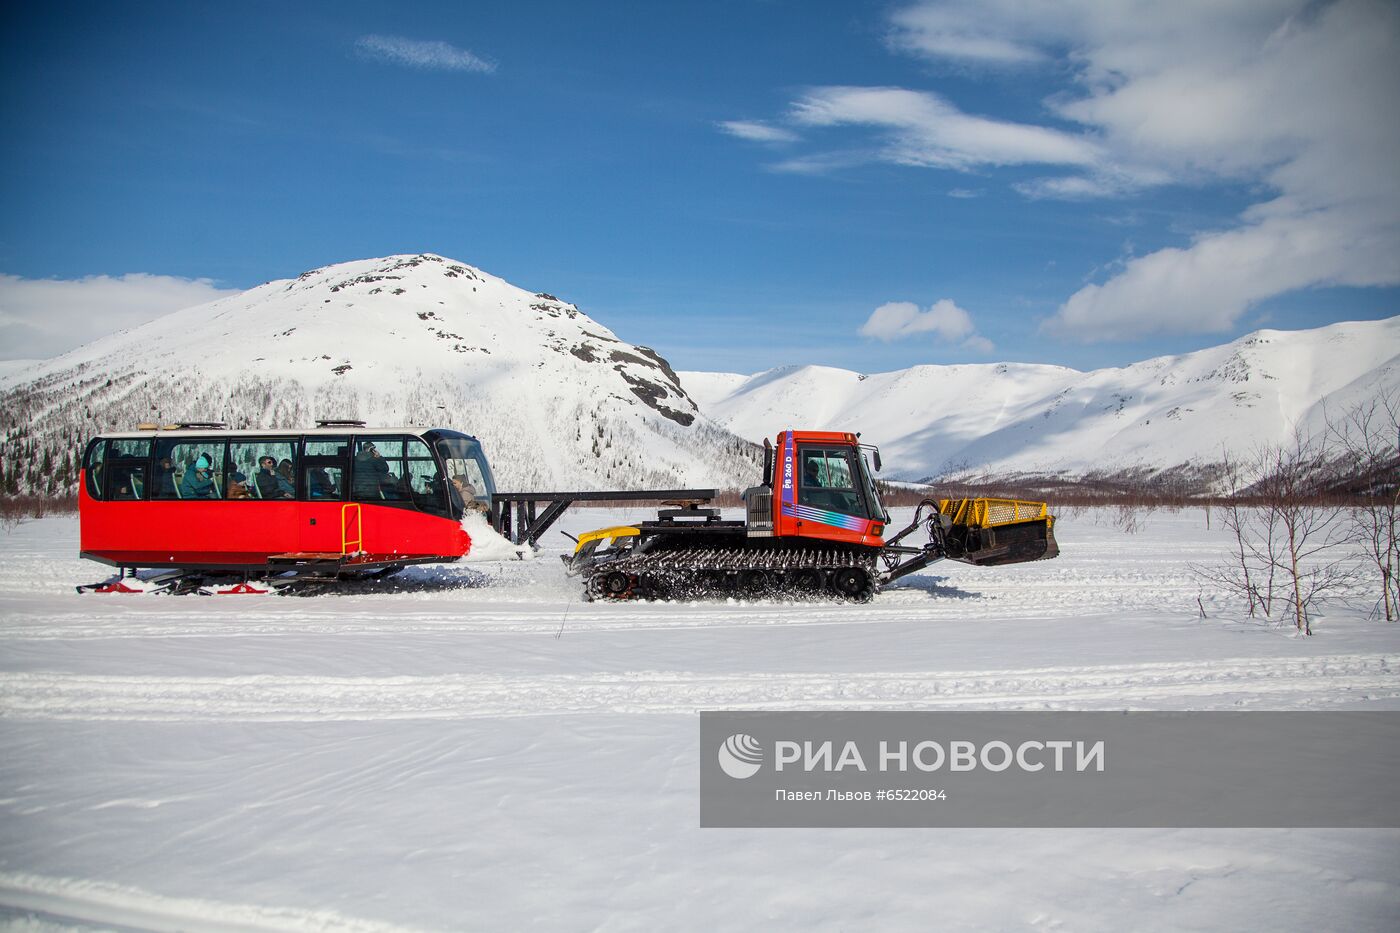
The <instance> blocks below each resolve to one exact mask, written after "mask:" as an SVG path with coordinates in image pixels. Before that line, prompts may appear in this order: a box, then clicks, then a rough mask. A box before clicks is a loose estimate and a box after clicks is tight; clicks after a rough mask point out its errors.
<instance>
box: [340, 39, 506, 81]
mask: <svg viewBox="0 0 1400 933" xmlns="http://www.w3.org/2000/svg"><path fill="white" fill-rule="evenodd" d="M355 48H356V49H358V50H359V52H360V54H361V55H363V56H365V57H366V58H373V59H377V60H379V61H383V62H390V63H392V64H395V65H407V66H408V67H410V68H422V69H425V70H430V71H476V72H484V73H488V74H489V73H490V72H493V71H495V70H496V65H495V64H494V63H493V62H488V61H486V60H485V59H482V58H479V57H478V56H476V55H474V54H473V53H471V52H468V51H467V50H466V49H459V48H457V47H456V46H455V45H450V44H448V43H446V42H437V41H424V40H420V39H405V38H404V37H402V36H378V35H369V36H361V37H360V38H359V39H358V40H357V41H356V42H355Z"/></svg>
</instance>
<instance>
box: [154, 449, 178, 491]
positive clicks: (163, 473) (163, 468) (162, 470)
mask: <svg viewBox="0 0 1400 933" xmlns="http://www.w3.org/2000/svg"><path fill="white" fill-rule="evenodd" d="M156 495H157V496H158V497H160V498H161V499H174V498H175V461H173V460H171V459H170V458H169V457H161V458H160V462H159V463H158V464H157V465H156Z"/></svg>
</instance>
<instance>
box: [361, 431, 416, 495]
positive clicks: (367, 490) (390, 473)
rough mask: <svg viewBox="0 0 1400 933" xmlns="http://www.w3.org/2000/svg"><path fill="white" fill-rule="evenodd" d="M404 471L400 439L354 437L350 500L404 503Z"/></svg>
mask: <svg viewBox="0 0 1400 933" xmlns="http://www.w3.org/2000/svg"><path fill="white" fill-rule="evenodd" d="M403 469H404V467H403V438H401V437H357V438H355V466H354V472H353V473H352V474H351V476H352V478H351V492H352V496H351V498H353V499H358V500H360V501H361V502H382V501H402V500H404V499H405V498H407V496H406V495H405V493H404V491H403V488H402V485H401V483H402V479H401V478H402V476H403Z"/></svg>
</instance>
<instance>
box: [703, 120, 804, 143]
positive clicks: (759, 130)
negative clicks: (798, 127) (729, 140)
mask: <svg viewBox="0 0 1400 933" xmlns="http://www.w3.org/2000/svg"><path fill="white" fill-rule="evenodd" d="M716 125H717V126H718V127H719V128H720V130H721V131H722V132H725V133H728V134H729V135H730V136H737V137H739V138H740V139H747V140H749V141H750V142H756V143H792V142H796V141H797V140H798V138H799V137H798V135H797V134H796V133H794V132H793V131H792V130H786V129H783V128H782V127H781V126H773V125H772V124H770V123H764V122H762V121H761V120H725V121H724V122H722V123H718V124H716Z"/></svg>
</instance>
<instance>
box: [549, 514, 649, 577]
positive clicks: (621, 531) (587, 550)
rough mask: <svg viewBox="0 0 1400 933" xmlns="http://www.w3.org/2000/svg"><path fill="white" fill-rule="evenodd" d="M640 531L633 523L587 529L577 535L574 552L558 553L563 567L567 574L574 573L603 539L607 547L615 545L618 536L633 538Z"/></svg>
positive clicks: (587, 559) (584, 564)
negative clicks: (593, 529) (562, 560)
mask: <svg viewBox="0 0 1400 933" xmlns="http://www.w3.org/2000/svg"><path fill="white" fill-rule="evenodd" d="M641 533H642V529H640V528H637V527H636V526H634V525H614V526H613V527H611V528H599V529H598V530H597V531H588V532H584V533H583V534H581V535H579V536H578V544H576V545H575V546H574V553H573V554H572V555H569V554H561V555H559V556H560V557H562V558H563V559H564V569H565V570H566V571H567V572H568V573H569V574H576V573H578V572H579V571H581V570H583V568H584V567H586V566H588V564H589V563H590V562H591V561H592V559H593V553H594V552H595V551H597V550H598V546H599V545H600V544H602V543H603V542H604V541H606V542H608V546H609V547H616V546H617V542H618V539H620V538H635V537H636V536H637V535H639V534H641Z"/></svg>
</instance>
